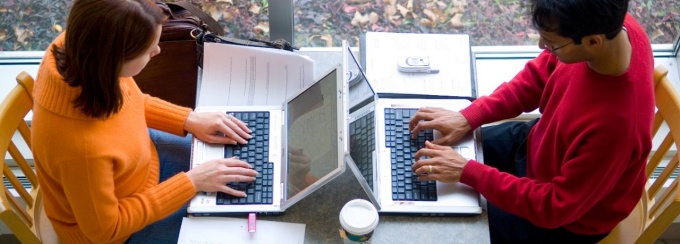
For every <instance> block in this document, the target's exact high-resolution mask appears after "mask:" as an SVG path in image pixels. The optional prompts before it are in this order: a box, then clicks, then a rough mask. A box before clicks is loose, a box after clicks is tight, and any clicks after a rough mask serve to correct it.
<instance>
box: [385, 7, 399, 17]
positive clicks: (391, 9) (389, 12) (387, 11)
mask: <svg viewBox="0 0 680 244" xmlns="http://www.w3.org/2000/svg"><path fill="white" fill-rule="evenodd" d="M395 14H397V7H396V6H394V5H388V6H385V16H387V17H390V16H393V15H395Z"/></svg>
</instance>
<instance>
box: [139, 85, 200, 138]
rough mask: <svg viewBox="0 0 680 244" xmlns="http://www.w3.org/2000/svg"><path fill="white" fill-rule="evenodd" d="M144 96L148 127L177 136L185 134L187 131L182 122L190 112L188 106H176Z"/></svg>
mask: <svg viewBox="0 0 680 244" xmlns="http://www.w3.org/2000/svg"><path fill="white" fill-rule="evenodd" d="M144 96H145V99H144V101H145V102H144V112H145V115H146V123H147V125H148V126H149V127H150V128H153V129H157V130H162V131H165V132H168V133H172V134H175V135H178V136H186V135H187V132H186V131H184V122H185V121H186V119H187V117H189V113H191V109H190V108H185V107H181V106H177V105H174V104H172V103H170V102H166V101H164V100H162V99H160V98H156V97H152V96H149V95H146V94H145V95H144Z"/></svg>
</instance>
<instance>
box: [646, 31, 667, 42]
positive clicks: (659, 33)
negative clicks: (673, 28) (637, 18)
mask: <svg viewBox="0 0 680 244" xmlns="http://www.w3.org/2000/svg"><path fill="white" fill-rule="evenodd" d="M662 36H664V33H663V31H662V30H660V29H655V30H654V31H653V32H652V34H651V35H650V37H649V39H650V40H654V39H656V38H659V37H662Z"/></svg>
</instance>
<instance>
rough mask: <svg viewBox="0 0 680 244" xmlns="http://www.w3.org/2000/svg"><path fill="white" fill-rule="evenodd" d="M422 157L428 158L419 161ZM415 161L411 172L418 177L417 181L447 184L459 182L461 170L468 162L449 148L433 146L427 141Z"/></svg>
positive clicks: (417, 153)
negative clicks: (434, 181) (433, 181)
mask: <svg viewBox="0 0 680 244" xmlns="http://www.w3.org/2000/svg"><path fill="white" fill-rule="evenodd" d="M422 157H429V158H425V159H421V158H422ZM415 160H416V163H414V164H413V165H412V166H411V170H412V171H413V173H415V174H416V175H418V180H420V181H427V180H436V181H441V182H449V183H452V182H458V181H460V176H461V174H462V173H463V168H465V165H467V163H468V161H469V160H467V159H465V158H464V157H463V156H461V155H460V154H458V153H457V152H456V151H455V150H453V149H452V148H451V147H448V146H440V145H435V144H434V143H431V142H429V141H427V142H425V147H424V148H421V149H420V150H418V152H416V155H415Z"/></svg>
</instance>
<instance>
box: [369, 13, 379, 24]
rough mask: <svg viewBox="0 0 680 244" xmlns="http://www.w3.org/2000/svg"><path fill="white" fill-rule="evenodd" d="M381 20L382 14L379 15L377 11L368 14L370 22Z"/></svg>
mask: <svg viewBox="0 0 680 244" xmlns="http://www.w3.org/2000/svg"><path fill="white" fill-rule="evenodd" d="M379 20H380V15H378V14H377V13H376V12H371V13H370V14H368V22H369V23H371V24H375V23H378V21H379Z"/></svg>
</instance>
